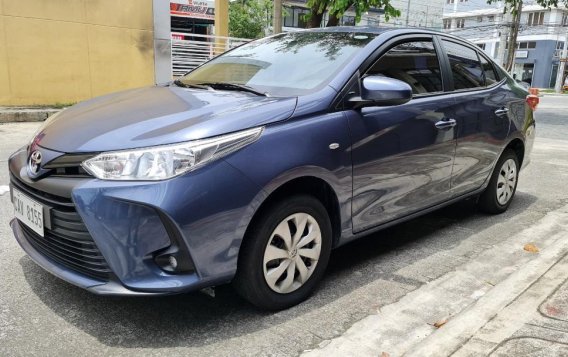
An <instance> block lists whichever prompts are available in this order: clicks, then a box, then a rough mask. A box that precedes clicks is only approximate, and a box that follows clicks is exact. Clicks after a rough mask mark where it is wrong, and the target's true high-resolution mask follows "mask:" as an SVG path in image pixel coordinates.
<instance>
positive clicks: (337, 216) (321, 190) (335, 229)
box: [243, 175, 342, 247]
mask: <svg viewBox="0 0 568 357" xmlns="http://www.w3.org/2000/svg"><path fill="white" fill-rule="evenodd" d="M265 194H266V193H265ZM299 194H307V195H310V196H313V197H315V198H316V199H318V200H319V201H320V202H321V203H322V204H323V206H324V207H325V209H326V211H327V213H328V215H329V219H330V222H331V228H332V234H333V236H332V238H333V241H332V247H335V246H336V245H337V243H338V242H339V238H340V236H341V231H342V229H341V211H340V202H339V198H338V195H337V193H336V191H335V189H334V188H333V185H332V184H330V183H329V182H328V181H326V180H325V179H323V178H321V177H318V176H313V175H306V176H298V177H294V178H292V179H289V180H288V181H285V182H283V183H281V184H280V185H278V186H276V187H274V188H273V189H272V190H271V191H270V192H269V193H268V194H266V195H265V197H264V199H263V200H262V202H260V203H259V204H258V206H257V208H256V209H255V212H254V214H253V216H252V218H251V219H250V221H249V223H248V225H247V227H246V229H245V234H244V236H243V240H244V239H246V238H247V236H248V233H249V230H250V229H251V227H252V226H253V225H254V224H255V223H256V220H257V219H258V217H259V216H260V214H261V212H263V211H264V210H266V209H267V208H269V207H270V206H271V205H273V204H274V203H276V202H279V201H281V200H283V199H285V198H286V197H290V196H292V195H299Z"/></svg>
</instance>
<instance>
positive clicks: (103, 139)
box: [36, 86, 297, 153]
mask: <svg viewBox="0 0 568 357" xmlns="http://www.w3.org/2000/svg"><path fill="white" fill-rule="evenodd" d="M296 101H297V98H271V97H262V96H255V95H254V94H251V93H246V92H237V91H230V92H229V91H213V90H201V89H189V88H181V87H174V86H170V87H149V88H141V89H134V90H129V91H125V92H120V93H115V94H110V95H106V96H103V97H99V98H95V99H91V100H89V101H86V102H83V103H80V104H77V105H75V106H73V107H71V108H69V109H66V110H64V111H63V112H61V113H59V114H58V115H57V117H55V118H53V120H51V121H50V122H49V123H48V124H47V125H45V127H44V128H43V130H42V131H41V132H40V133H39V134H38V135H37V137H36V143H37V144H39V145H40V146H43V147H45V148H48V149H52V150H57V151H61V152H67V153H73V152H75V153H76V152H99V151H109V150H121V149H131V148H137V147H145V146H153V145H163V144H170V143H176V142H182V141H188V140H194V139H201V138H205V137H210V136H215V135H221V134H225V133H229V132H234V131H238V130H242V129H247V128H251V127H255V126H261V125H265V124H269V123H273V122H276V121H281V120H285V119H287V118H289V117H290V116H291V115H292V113H293V112H294V108H295V106H296Z"/></svg>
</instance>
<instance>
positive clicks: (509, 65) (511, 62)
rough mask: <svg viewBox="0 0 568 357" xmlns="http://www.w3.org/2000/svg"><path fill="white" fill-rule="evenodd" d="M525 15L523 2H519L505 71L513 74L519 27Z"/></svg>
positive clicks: (520, 0)
mask: <svg viewBox="0 0 568 357" xmlns="http://www.w3.org/2000/svg"><path fill="white" fill-rule="evenodd" d="M522 13H523V1H522V0H519V1H518V3H517V8H516V10H515V12H514V13H513V23H512V25H511V32H510V33H509V41H507V42H508V44H509V51H508V52H507V64H506V65H505V69H506V70H507V72H509V73H510V72H511V70H512V69H513V65H514V64H515V54H516V52H517V36H518V34H519V27H520V25H521V15H522Z"/></svg>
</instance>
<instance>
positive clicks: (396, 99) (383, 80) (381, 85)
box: [349, 76, 412, 108]
mask: <svg viewBox="0 0 568 357" xmlns="http://www.w3.org/2000/svg"><path fill="white" fill-rule="evenodd" d="M410 99H412V88H411V87H410V85H408V83H406V82H403V81H399V80H398V79H394V78H390V77H383V76H368V77H365V78H363V80H362V83H361V97H354V98H351V99H350V100H349V101H350V102H351V103H353V104H354V106H355V107H356V108H361V107H368V106H389V105H400V104H404V103H406V102H408V101H409V100H410Z"/></svg>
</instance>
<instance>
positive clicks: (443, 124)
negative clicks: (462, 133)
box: [434, 119, 456, 130]
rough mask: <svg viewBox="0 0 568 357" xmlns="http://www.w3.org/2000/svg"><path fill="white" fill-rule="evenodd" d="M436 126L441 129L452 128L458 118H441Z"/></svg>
mask: <svg viewBox="0 0 568 357" xmlns="http://www.w3.org/2000/svg"><path fill="white" fill-rule="evenodd" d="M434 126H436V128H438V129H440V130H446V129H450V128H453V127H454V126H456V120H455V119H443V120H440V121H439V122H436V124H434Z"/></svg>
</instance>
